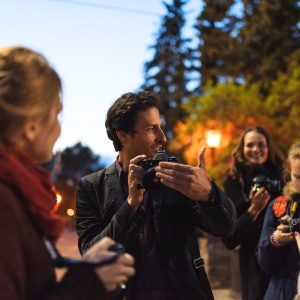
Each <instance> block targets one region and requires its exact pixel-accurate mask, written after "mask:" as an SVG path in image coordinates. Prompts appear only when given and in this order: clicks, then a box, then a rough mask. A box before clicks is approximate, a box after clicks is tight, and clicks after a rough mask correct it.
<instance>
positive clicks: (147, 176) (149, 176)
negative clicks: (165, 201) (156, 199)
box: [143, 167, 163, 191]
mask: <svg viewBox="0 0 300 300" xmlns="http://www.w3.org/2000/svg"><path fill="white" fill-rule="evenodd" d="M155 173H156V171H155V167H152V168H150V169H148V170H147V171H146V172H145V173H144V175H143V187H144V188H145V189H146V190H150V191H151V190H160V189H161V188H162V187H163V184H162V183H161V182H160V179H159V178H157V177H156V176H155Z"/></svg>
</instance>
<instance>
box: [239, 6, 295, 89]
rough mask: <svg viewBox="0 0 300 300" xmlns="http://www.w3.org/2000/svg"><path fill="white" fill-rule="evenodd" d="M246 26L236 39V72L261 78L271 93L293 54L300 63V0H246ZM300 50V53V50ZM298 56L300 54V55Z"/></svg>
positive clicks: (251, 78)
mask: <svg viewBox="0 0 300 300" xmlns="http://www.w3.org/2000/svg"><path fill="white" fill-rule="evenodd" d="M243 2H244V26H243V27H242V28H241V30H240V32H239V34H238V36H237V38H236V41H237V43H238V46H237V47H236V48H235V49H236V50H235V51H234V56H235V59H236V66H238V68H237V70H236V75H242V76H243V77H244V78H248V79H249V80H250V82H261V86H262V91H264V94H268V91H269V89H270V84H271V82H272V80H274V79H276V78H277V74H278V72H286V71H287V68H288V64H290V61H291V58H292V57H294V58H293V59H294V60H296V61H297V63H299V56H298V54H299V53H298V52H299V47H300V27H299V22H300V3H299V1H297V0H272V1H270V0H260V1H255V0H252V1H249V0H244V1H243ZM297 53H298V54H297ZM297 56H298V57H297Z"/></svg>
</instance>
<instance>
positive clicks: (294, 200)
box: [290, 199, 298, 218]
mask: <svg viewBox="0 0 300 300" xmlns="http://www.w3.org/2000/svg"><path fill="white" fill-rule="evenodd" d="M297 206H298V201H297V199H293V202H292V204H291V210H290V217H291V218H293V216H294V214H295V212H296V210H297Z"/></svg>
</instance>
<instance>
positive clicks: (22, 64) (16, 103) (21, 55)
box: [0, 46, 62, 144]
mask: <svg viewBox="0 0 300 300" xmlns="http://www.w3.org/2000/svg"><path fill="white" fill-rule="evenodd" d="M61 88H62V86H61V80H60V78H59V76H58V74H57V73H56V72H55V70H54V69H53V68H52V67H51V66H50V65H49V63H48V62H47V60H46V59H45V57H44V56H42V55H41V54H39V53H37V52H35V51H32V50H30V49H28V48H25V47H18V46H12V47H5V48H0V143H2V144H9V143H10V136H11V135H12V134H14V133H15V132H17V131H18V130H19V129H20V128H21V126H22V125H23V124H24V122H25V121H26V120H27V119H28V118H36V119H40V120H41V121H43V120H46V119H47V118H48V116H49V112H50V110H51V109H52V108H53V106H54V105H55V103H57V101H60V93H61Z"/></svg>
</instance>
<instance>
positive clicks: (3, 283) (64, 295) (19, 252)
mask: <svg viewBox="0 0 300 300" xmlns="http://www.w3.org/2000/svg"><path fill="white" fill-rule="evenodd" d="M0 191H1V192H0V199H1V207H2V209H1V210H0V218H1V222H2V224H4V225H3V226H1V230H0V239H1V241H2V242H1V243H0V253H1V258H0V274H1V280H0V299H1V300H11V299H14V300H18V299H29V298H30V299H33V298H34V299H45V300H46V299H51V300H56V299H57V300H58V299H60V300H85V299H95V300H96V299H103V300H106V299H109V295H108V292H107V291H106V289H105V287H104V285H103V284H102V283H101V281H100V280H99V277H98V276H97V275H96V273H95V272H94V270H93V269H92V268H89V267H87V266H76V267H74V268H70V269H69V270H68V272H67V274H66V276H65V277H64V279H63V280H62V281H61V282H59V283H57V282H56V279H55V272H54V268H53V267H52V266H51V265H50V259H49V256H48V253H47V251H46V248H45V246H44V243H43V241H42V237H41V236H40V235H39V233H38V232H37V230H36V229H35V228H34V227H33V224H32V221H31V220H30V218H29V217H28V215H27V213H26V211H25V209H24V207H23V205H22V203H21V200H20V199H19V198H18V197H17V196H16V195H15V194H14V193H13V192H12V191H11V190H10V189H7V188H3V186H2V187H1V183H0Z"/></svg>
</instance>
